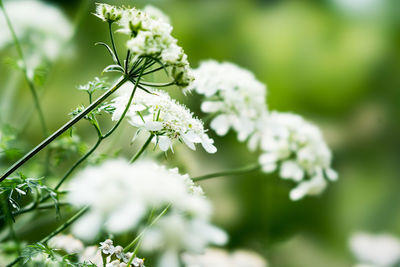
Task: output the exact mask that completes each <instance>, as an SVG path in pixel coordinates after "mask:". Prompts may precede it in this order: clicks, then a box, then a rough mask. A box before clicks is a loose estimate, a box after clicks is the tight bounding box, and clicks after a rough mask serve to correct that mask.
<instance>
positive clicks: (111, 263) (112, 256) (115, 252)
mask: <svg viewBox="0 0 400 267" xmlns="http://www.w3.org/2000/svg"><path fill="white" fill-rule="evenodd" d="M99 249H100V251H101V254H102V255H104V256H105V258H106V261H107V262H106V264H105V266H106V267H128V263H129V260H130V259H131V257H132V256H133V253H132V252H127V253H124V249H123V247H121V246H114V244H113V241H112V240H111V239H107V240H105V241H104V242H101V243H100V247H99ZM129 266H134V267H145V266H144V260H143V259H140V258H138V257H136V256H135V257H134V258H133V260H132V262H131V265H129Z"/></svg>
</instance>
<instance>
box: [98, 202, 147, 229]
mask: <svg viewBox="0 0 400 267" xmlns="http://www.w3.org/2000/svg"><path fill="white" fill-rule="evenodd" d="M132 202H134V201H132ZM135 202H136V203H132V204H131V205H125V206H124V207H118V208H116V209H115V211H114V212H113V213H111V214H110V216H109V217H108V220H107V222H106V227H107V229H108V230H110V231H111V232H112V233H121V232H123V231H126V230H129V229H132V228H134V227H135V226H136V225H137V223H138V222H139V220H140V219H141V218H142V217H143V215H144V213H145V212H146V208H145V206H144V205H141V204H139V203H137V201H135Z"/></svg>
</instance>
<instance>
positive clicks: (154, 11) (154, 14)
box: [143, 5, 170, 24]
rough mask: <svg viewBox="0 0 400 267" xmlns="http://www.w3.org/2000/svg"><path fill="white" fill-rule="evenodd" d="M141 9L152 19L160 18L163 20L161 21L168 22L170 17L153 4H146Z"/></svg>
mask: <svg viewBox="0 0 400 267" xmlns="http://www.w3.org/2000/svg"><path fill="white" fill-rule="evenodd" d="M143 11H144V12H145V13H146V14H147V15H148V16H150V18H152V19H154V20H157V19H159V20H161V21H163V22H165V23H168V24H170V19H169V17H168V16H167V15H166V14H165V13H164V12H162V11H161V10H160V9H158V8H157V7H155V6H153V5H146V6H145V7H144V8H143Z"/></svg>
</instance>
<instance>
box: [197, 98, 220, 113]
mask: <svg viewBox="0 0 400 267" xmlns="http://www.w3.org/2000/svg"><path fill="white" fill-rule="evenodd" d="M223 105H224V104H223V103H222V102H214V101H205V102H203V103H202V104H201V111H203V112H205V113H213V112H217V111H219V110H220V109H221V108H222V107H223Z"/></svg>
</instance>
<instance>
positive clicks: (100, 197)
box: [68, 159, 211, 254]
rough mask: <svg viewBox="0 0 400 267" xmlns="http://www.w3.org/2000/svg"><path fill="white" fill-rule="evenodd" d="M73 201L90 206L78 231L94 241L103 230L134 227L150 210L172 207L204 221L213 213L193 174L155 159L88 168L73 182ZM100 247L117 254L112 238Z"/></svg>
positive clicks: (79, 224) (76, 231)
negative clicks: (167, 167)
mask: <svg viewBox="0 0 400 267" xmlns="http://www.w3.org/2000/svg"><path fill="white" fill-rule="evenodd" d="M68 199H69V201H70V202H71V203H72V204H74V205H78V206H83V205H89V206H90V210H89V212H88V213H86V214H85V215H84V216H83V217H82V218H81V219H80V220H78V221H77V222H76V223H75V224H74V225H73V227H72V232H73V233H74V234H75V235H76V236H78V237H80V238H82V239H85V240H92V239H93V238H94V237H95V236H96V234H97V233H98V232H99V231H100V230H101V229H102V228H104V229H106V230H108V231H110V232H112V233H121V232H124V231H126V230H129V229H132V228H134V227H136V226H137V225H138V224H139V223H140V220H141V219H142V218H143V217H144V216H145V215H146V214H147V213H149V212H150V210H152V209H153V208H163V207H165V206H167V205H169V204H172V206H173V207H174V208H175V209H178V210H181V211H184V212H186V213H188V214H191V216H197V217H200V218H208V216H209V215H210V213H211V208H210V203H209V202H208V201H207V200H206V199H205V198H204V196H203V194H202V190H201V189H200V188H199V187H198V186H196V185H194V184H193V182H192V180H191V179H190V178H189V176H188V175H180V174H179V173H178V170H177V169H171V170H168V169H166V168H165V167H163V166H160V165H158V164H156V163H154V162H152V161H139V162H135V164H129V163H128V162H127V161H126V160H124V159H117V160H110V161H107V162H105V163H103V164H102V165H100V166H93V167H87V168H86V169H84V170H83V171H81V172H80V173H79V174H77V176H76V177H75V178H74V179H73V180H72V181H71V184H70V187H69V194H68ZM100 249H102V250H103V253H110V254H113V253H114V252H115V248H114V247H113V246H112V241H111V240H106V241H105V242H103V243H101V247H100Z"/></svg>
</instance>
